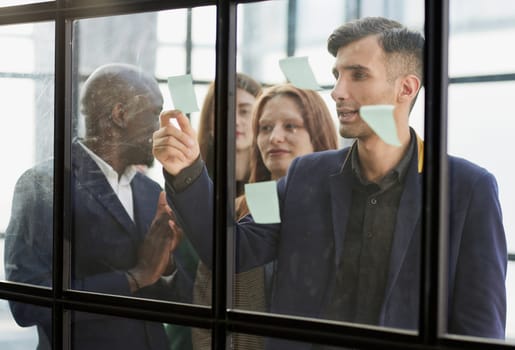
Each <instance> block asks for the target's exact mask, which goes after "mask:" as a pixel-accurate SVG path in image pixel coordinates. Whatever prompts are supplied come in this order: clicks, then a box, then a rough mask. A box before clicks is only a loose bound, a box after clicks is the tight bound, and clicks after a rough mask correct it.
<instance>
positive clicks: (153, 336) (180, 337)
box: [71, 311, 198, 349]
mask: <svg viewBox="0 0 515 350" xmlns="http://www.w3.org/2000/svg"><path fill="white" fill-rule="evenodd" d="M71 325H72V328H71V329H72V332H71V346H72V347H71V348H72V349H127V348H130V349H191V346H192V345H191V344H192V336H191V334H192V332H197V331H198V329H197V328H191V327H186V326H180V325H175V324H169V323H161V322H151V321H145V320H140V319H133V318H125V317H115V316H110V315H103V314H98V313H88V312H79V311H71Z"/></svg>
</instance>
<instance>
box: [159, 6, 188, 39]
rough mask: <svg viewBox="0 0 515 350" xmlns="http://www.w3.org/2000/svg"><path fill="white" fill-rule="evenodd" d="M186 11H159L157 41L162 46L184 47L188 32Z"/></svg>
mask: <svg viewBox="0 0 515 350" xmlns="http://www.w3.org/2000/svg"><path fill="white" fill-rule="evenodd" d="M187 12H188V10H186V9H184V10H173V11H161V12H159V13H158V14H157V39H158V40H159V41H160V42H161V44H162V45H164V44H176V45H184V43H185V41H186V35H187V31H188V21H187Z"/></svg>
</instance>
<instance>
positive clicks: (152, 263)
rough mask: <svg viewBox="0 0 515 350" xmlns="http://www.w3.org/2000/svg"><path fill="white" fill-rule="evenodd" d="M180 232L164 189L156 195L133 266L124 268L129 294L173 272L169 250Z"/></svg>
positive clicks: (177, 243)
mask: <svg viewBox="0 0 515 350" xmlns="http://www.w3.org/2000/svg"><path fill="white" fill-rule="evenodd" d="M182 234H183V233H182V230H181V228H180V227H179V226H178V225H177V224H176V223H175V215H174V214H173V212H172V210H171V209H170V207H169V206H168V203H167V202H166V193H165V192H164V191H163V192H161V193H160V195H159V200H158V205H157V211H156V215H155V217H154V220H153V221H152V225H151V226H150V229H149V232H148V233H147V235H146V236H145V239H144V241H143V242H142V244H141V246H140V247H139V251H138V261H137V263H136V266H135V267H133V268H132V269H130V270H128V271H127V278H128V281H129V286H130V290H131V292H132V293H134V292H135V291H137V290H138V289H140V288H144V287H146V286H149V285H152V284H154V283H155V282H156V281H157V280H158V279H159V278H161V276H166V275H169V274H170V273H171V272H173V271H172V270H173V266H172V265H173V261H172V252H173V251H174V250H175V249H176V248H177V246H178V245H179V242H180V240H181V238H182Z"/></svg>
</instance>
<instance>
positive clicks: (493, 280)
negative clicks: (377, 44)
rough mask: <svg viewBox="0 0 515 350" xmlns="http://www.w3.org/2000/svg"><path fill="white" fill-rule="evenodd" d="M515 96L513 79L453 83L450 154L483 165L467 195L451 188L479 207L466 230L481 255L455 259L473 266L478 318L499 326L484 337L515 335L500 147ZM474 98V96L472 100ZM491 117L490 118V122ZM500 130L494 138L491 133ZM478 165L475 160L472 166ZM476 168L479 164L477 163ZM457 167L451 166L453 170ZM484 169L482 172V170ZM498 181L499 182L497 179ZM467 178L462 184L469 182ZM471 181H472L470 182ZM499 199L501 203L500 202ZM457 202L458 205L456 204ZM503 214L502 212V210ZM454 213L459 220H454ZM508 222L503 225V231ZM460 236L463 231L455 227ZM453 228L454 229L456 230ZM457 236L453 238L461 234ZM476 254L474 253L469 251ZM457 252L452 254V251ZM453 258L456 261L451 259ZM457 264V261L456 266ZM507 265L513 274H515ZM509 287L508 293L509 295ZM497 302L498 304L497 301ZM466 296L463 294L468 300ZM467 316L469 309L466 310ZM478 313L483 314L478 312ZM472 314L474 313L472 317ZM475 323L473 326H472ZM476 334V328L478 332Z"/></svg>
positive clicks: (509, 184) (508, 188) (506, 183)
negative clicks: (468, 228)
mask: <svg viewBox="0 0 515 350" xmlns="http://www.w3.org/2000/svg"><path fill="white" fill-rule="evenodd" d="M513 68H514V69H515V64H514V65H513ZM513 96H515V83H514V82H495V83H479V82H478V83H475V84H459V85H458V84H455V85H451V86H450V88H449V141H448V143H449V146H448V147H449V153H450V154H453V155H456V156H459V157H463V158H465V159H467V160H470V161H471V162H473V163H475V164H477V165H479V166H480V167H481V168H482V169H476V170H475V173H474V172H473V171H472V170H469V174H468V175H467V176H468V177H469V178H470V180H469V181H475V182H474V185H473V186H472V187H467V194H466V196H464V195H463V193H461V192H460V189H462V188H461V187H455V188H452V187H451V192H450V201H451V204H452V203H462V205H469V206H471V208H472V209H473V208H474V207H476V208H477V209H476V210H477V211H478V212H477V213H476V212H474V215H473V216H474V218H475V220H476V221H474V225H473V227H474V230H469V231H467V233H468V234H469V235H470V236H471V237H474V238H473V239H474V240H475V241H477V242H478V243H477V244H478V247H477V248H478V249H479V248H480V252H481V254H480V255H479V254H478V255H474V256H470V255H468V256H467V255H465V256H464V259H466V261H462V260H463V259H457V261H455V262H454V263H455V264H456V265H457V267H456V269H458V268H459V266H460V264H461V265H462V266H465V265H466V270H469V271H474V272H473V274H472V275H471V276H470V280H469V281H468V282H469V287H468V288H467V290H469V295H468V300H469V302H472V301H471V300H473V301H474V303H473V305H472V304H471V306H470V307H469V309H471V310H472V311H473V312H474V315H472V316H474V318H476V319H477V322H478V323H480V322H489V323H490V324H492V325H497V327H498V328H500V330H499V332H498V334H492V333H486V332H484V333H483V332H481V330H479V329H478V330H477V335H479V336H484V337H494V336H501V337H502V335H503V333H504V329H505V330H506V337H507V338H511V339H513V332H514V330H515V323H514V320H513V311H514V310H513V308H512V307H511V304H508V307H507V308H506V306H505V305H504V303H505V302H506V301H508V303H509V302H510V300H511V299H513V298H512V297H510V296H512V295H510V291H511V292H513V290H512V289H513V283H514V282H513V279H512V278H508V279H507V280H506V283H505V282H504V274H505V265H506V259H507V257H506V254H505V252H506V241H507V248H508V251H509V252H510V253H513V252H514V250H515V236H514V234H513V228H514V227H515V226H514V225H515V221H513V218H512V216H511V215H510V212H512V210H513V206H514V203H513V201H512V200H510V198H511V197H513V196H511V194H512V193H514V191H515V188H514V187H513V181H512V177H511V173H512V171H511V167H510V166H509V164H508V163H507V162H506V158H505V157H506V156H505V154H503V153H502V152H499V150H503V149H509V148H510V147H511V144H510V143H509V141H508V140H511V138H512V134H513V132H514V130H515V128H514V126H515V124H513V122H512V118H510V117H508V115H507V114H506V111H509V110H511V109H512V106H511V103H510V101H512V99H513ZM470 101H475V103H473V104H471V103H470ZM485 116H488V122H485ZM490 135H495V137H490ZM470 167H471V168H472V167H473V166H472V165H471V166H470ZM473 169H475V168H473ZM451 170H452V168H451ZM457 172H458V170H454V171H451V175H453V174H454V173H457ZM478 173H479V174H478ZM495 182H496V183H497V184H495ZM466 184H467V183H465V184H462V186H465V185H466ZM469 186H471V184H469ZM498 201H499V202H498ZM455 206H456V207H457V206H458V204H455ZM453 210H454V211H455V212H453V211H451V212H450V215H451V218H450V219H451V222H453V220H455V221H457V220H458V219H459V218H460V211H459V208H454V207H453ZM501 210H502V212H503V214H504V215H502V217H501V214H500V211H501ZM453 218H454V219H453ZM503 227H504V230H503ZM456 232H458V233H459V234H460V235H461V230H456ZM452 233H453V231H451V234H452ZM460 235H456V234H455V236H452V235H451V239H456V238H457V237H458V238H459V237H460ZM469 254H471V252H469ZM451 257H452V255H451ZM452 262H453V260H451V263H452ZM451 267H452V265H451ZM512 268H513V264H511V263H510V264H509V265H508V276H511V275H512V274H513V272H512V271H510V269H512ZM505 288H506V289H507V297H505V296H504V293H505ZM494 300H495V301H496V302H495V303H493V302H492V301H494ZM466 301H467V299H463V302H466ZM488 302H492V304H493V305H494V306H495V307H494V308H486V306H485V304H486V303H488ZM506 312H507V315H506V319H507V323H506V326H504V315H505V313H506ZM465 315H468V314H465ZM476 315H481V316H477V317H475V316H476ZM472 316H470V317H471V318H472ZM471 326H472V325H471ZM449 332H451V333H460V332H459V330H455V329H452V328H451V329H449ZM473 334H474V333H473Z"/></svg>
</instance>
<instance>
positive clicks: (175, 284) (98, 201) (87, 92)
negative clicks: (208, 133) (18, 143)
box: [71, 7, 216, 303]
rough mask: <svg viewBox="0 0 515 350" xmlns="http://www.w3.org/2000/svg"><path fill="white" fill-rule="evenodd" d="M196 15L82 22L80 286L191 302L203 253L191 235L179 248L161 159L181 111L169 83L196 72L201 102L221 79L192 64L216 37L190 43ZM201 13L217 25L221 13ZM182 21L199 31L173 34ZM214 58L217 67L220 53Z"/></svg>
mask: <svg viewBox="0 0 515 350" xmlns="http://www.w3.org/2000/svg"><path fill="white" fill-rule="evenodd" d="M188 11H191V10H187V11H186V10H174V11H163V12H159V13H157V12H156V13H141V14H136V15H124V16H113V17H105V18H94V19H84V20H78V21H76V22H75V23H74V28H75V30H74V34H75V36H74V38H73V40H74V44H75V45H74V52H73V54H74V56H75V62H77V66H76V67H75V69H74V72H76V74H75V75H74V76H73V79H74V80H73V81H74V88H75V93H74V96H76V97H75V99H74V105H73V110H74V115H73V122H74V123H73V130H74V136H75V138H74V141H73V145H72V187H73V191H74V193H73V198H74V202H73V210H74V216H73V222H74V227H73V234H72V237H71V238H72V242H71V249H72V250H71V256H72V276H71V280H72V288H76V289H79V290H86V291H93V292H101V293H108V294H116V295H126V296H133V297H139V298H150V299H158V300H166V301H178V302H186V303H190V302H192V299H193V298H192V295H193V285H194V283H195V275H196V272H197V265H198V257H197V253H196V251H195V250H194V249H193V247H192V246H191V244H190V242H189V241H188V240H187V238H186V237H185V236H184V237H183V239H182V240H181V242H180V245H177V243H178V240H177V237H178V236H177V231H175V229H172V228H171V227H170V226H169V225H168V222H167V218H169V215H170V213H168V210H167V209H166V199H165V197H163V196H162V195H163V193H161V191H162V189H163V184H164V180H163V175H162V170H161V167H160V165H159V164H156V165H157V166H154V164H155V162H154V157H153V155H152V142H153V140H152V137H153V133H154V131H155V130H157V128H158V127H159V114H160V113H161V111H162V109H163V108H164V109H171V108H173V106H172V105H173V101H172V99H171V96H170V91H169V89H168V86H167V78H168V77H171V76H175V75H184V74H191V76H192V77H193V85H194V88H195V93H196V94H198V95H197V96H196V97H197V100H199V101H202V98H203V95H204V94H205V90H206V84H205V83H202V80H200V81H199V80H197V79H199V78H198V77H199V76H200V77H201V78H200V79H205V78H206V77H207V76H209V79H210V80H212V79H213V77H214V66H213V69H212V70H211V71H210V69H209V68H207V69H206V67H200V66H199V65H196V64H194V62H196V61H195V59H193V58H192V57H191V56H192V55H195V50H193V51H192V49H191V48H195V46H196V43H197V42H196V41H195V40H198V41H199V42H201V43H202V45H204V46H206V45H207V44H206V41H209V40H210V39H209V38H208V39H205V38H204V39H203V40H201V37H202V33H203V32H204V29H203V30H202V31H201V34H200V37H199V35H196V36H195V40H193V41H192V42H189V43H188V42H187V40H191V39H190V38H188V37H187V32H188V30H192V31H194V32H195V31H196V23H197V22H196V21H195V20H196V18H197V17H196V13H197V12H196V9H193V11H192V22H191V23H190V22H189V17H188ZM201 13H202V15H203V16H207V14H208V13H210V14H211V15H212V16H213V18H216V11H215V9H214V7H209V8H208V9H207V10H205V11H202V12H201ZM174 21H175V22H174ZM177 23H179V24H181V23H182V25H185V26H189V25H191V24H192V25H193V26H192V27H191V28H190V27H186V28H183V30H172V29H173V28H175V27H174V26H176V25H177ZM176 29H177V28H176ZM212 29H213V30H212V32H214V31H215V28H212ZM98 47H109V50H100V51H98V49H97V48H98ZM214 47H215V43H214V41H213V43H212V48H214ZM188 50H190V51H188ZM93 51H95V52H96V53H95V54H92V52H93ZM99 52H100V53H99ZM203 57H204V59H205V58H206V54H204V56H203ZM208 58H209V59H208V61H210V62H211V61H212V62H214V61H215V60H214V49H213V50H212V51H211V56H210V57H208ZM192 63H193V64H192ZM190 117H191V120H192V122H193V121H194V120H195V118H198V113H192V115H191V116H190ZM194 127H196V125H194ZM209 303H210V301H209Z"/></svg>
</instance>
